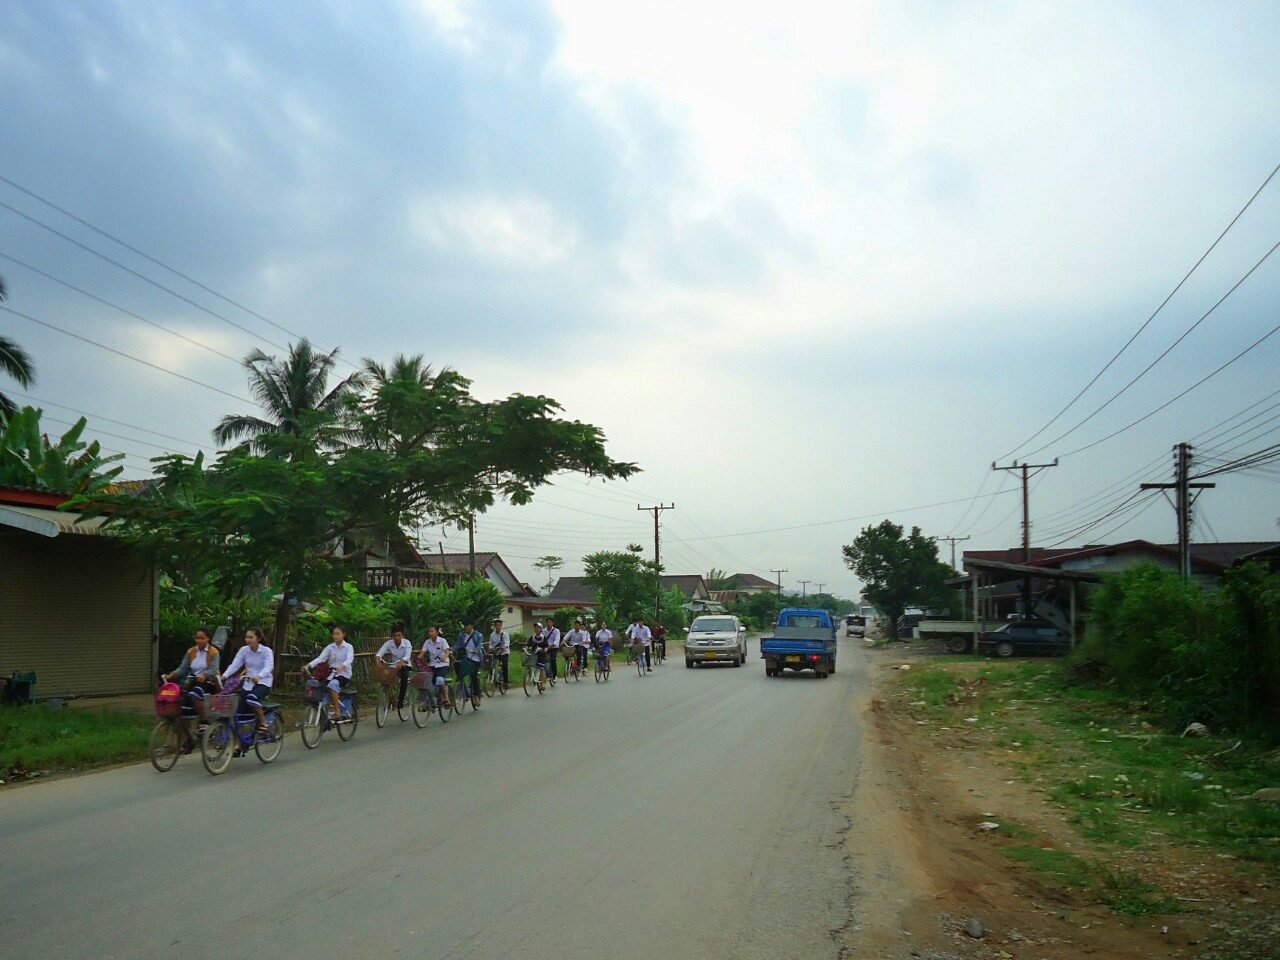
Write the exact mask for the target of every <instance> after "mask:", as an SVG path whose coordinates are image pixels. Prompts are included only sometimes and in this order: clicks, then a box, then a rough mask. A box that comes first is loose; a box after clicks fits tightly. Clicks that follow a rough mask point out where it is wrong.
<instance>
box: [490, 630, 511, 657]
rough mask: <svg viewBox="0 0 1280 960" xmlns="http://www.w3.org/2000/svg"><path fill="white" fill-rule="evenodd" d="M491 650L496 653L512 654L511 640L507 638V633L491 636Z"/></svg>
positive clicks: (492, 634)
mask: <svg viewBox="0 0 1280 960" xmlns="http://www.w3.org/2000/svg"><path fill="white" fill-rule="evenodd" d="M489 649H490V650H492V651H493V652H494V653H510V652H511V638H510V637H509V636H507V631H505V630H502V631H499V632H498V633H491V634H489Z"/></svg>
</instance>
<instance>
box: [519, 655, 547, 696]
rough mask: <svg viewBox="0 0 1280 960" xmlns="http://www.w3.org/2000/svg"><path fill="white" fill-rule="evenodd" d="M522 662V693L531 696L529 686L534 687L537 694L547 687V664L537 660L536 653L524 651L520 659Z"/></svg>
mask: <svg viewBox="0 0 1280 960" xmlns="http://www.w3.org/2000/svg"><path fill="white" fill-rule="evenodd" d="M521 663H523V664H524V695H525V696H526V697H532V696H533V694H532V693H530V692H529V688H530V687H536V688H537V690H538V693H539V694H542V693H544V692H545V691H546V689H547V665H546V664H545V663H540V662H539V661H538V656H537V654H533V653H526V654H525V655H524V657H523V659H522V660H521Z"/></svg>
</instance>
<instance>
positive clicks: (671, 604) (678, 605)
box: [650, 587, 689, 636]
mask: <svg viewBox="0 0 1280 960" xmlns="http://www.w3.org/2000/svg"><path fill="white" fill-rule="evenodd" d="M688 602H689V598H688V597H686V596H685V595H684V594H683V593H682V592H681V591H680V588H679V587H672V588H671V589H670V590H668V591H666V592H665V593H663V594H662V610H661V613H662V617H661V619H662V624H663V626H665V627H666V628H667V633H668V634H669V635H671V636H675V635H676V634H677V633H682V632H683V631H684V628H685V627H687V626H688V625H689V611H688V610H686V609H685V608H684V605H685V604H686V603H688ZM658 619H659V618H658V612H657V611H655V612H654V615H653V616H652V617H651V618H650V622H651V623H653V622H656V621H657V620H658Z"/></svg>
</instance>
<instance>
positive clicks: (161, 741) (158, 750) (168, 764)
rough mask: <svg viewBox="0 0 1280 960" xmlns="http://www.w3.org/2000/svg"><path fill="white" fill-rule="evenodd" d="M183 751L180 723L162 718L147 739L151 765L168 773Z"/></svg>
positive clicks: (148, 756)
mask: <svg viewBox="0 0 1280 960" xmlns="http://www.w3.org/2000/svg"><path fill="white" fill-rule="evenodd" d="M181 753H182V737H180V736H179V735H178V724H177V723H175V722H174V721H172V720H161V721H160V722H159V723H157V724H156V726H155V729H154V730H152V731H151V739H149V740H148V741H147V758H148V759H149V760H150V761H151V765H152V766H153V767H155V768H156V769H157V770H159V771H160V772H161V773H167V772H168V771H170V770H172V769H173V765H174V764H175V763H177V762H178V756H179V755H180V754H181Z"/></svg>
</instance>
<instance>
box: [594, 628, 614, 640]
mask: <svg viewBox="0 0 1280 960" xmlns="http://www.w3.org/2000/svg"><path fill="white" fill-rule="evenodd" d="M596 642H597V643H599V644H605V643H612V642H613V631H612V630H610V629H609V628H608V627H601V628H600V629H599V630H597V631H596Z"/></svg>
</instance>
